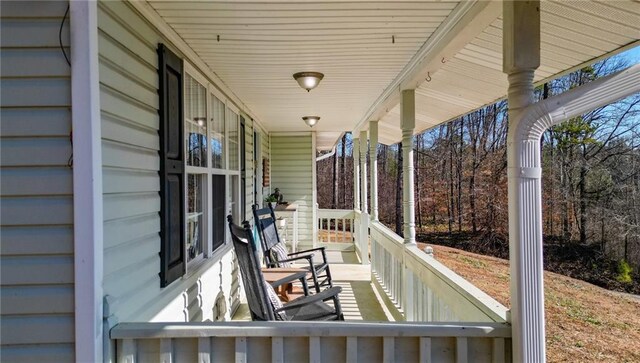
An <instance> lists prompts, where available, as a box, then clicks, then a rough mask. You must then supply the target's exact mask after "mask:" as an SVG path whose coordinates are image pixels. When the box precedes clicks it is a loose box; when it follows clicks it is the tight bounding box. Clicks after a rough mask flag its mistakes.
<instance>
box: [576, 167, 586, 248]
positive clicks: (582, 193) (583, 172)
mask: <svg viewBox="0 0 640 363" xmlns="http://www.w3.org/2000/svg"><path fill="white" fill-rule="evenodd" d="M586 178H587V164H586V161H585V160H584V157H583V158H582V160H581V165H580V181H579V182H578V187H579V188H580V210H579V214H580V244H582V245H585V244H587V190H586Z"/></svg>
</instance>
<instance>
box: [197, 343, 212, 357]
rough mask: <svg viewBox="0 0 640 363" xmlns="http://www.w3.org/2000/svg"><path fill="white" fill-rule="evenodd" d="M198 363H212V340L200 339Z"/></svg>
mask: <svg viewBox="0 0 640 363" xmlns="http://www.w3.org/2000/svg"><path fill="white" fill-rule="evenodd" d="M198 363H211V338H198Z"/></svg>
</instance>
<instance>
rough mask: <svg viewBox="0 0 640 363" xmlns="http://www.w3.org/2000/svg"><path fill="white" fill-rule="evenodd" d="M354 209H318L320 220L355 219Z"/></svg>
mask: <svg viewBox="0 0 640 363" xmlns="http://www.w3.org/2000/svg"><path fill="white" fill-rule="evenodd" d="M353 216H354V211H353V209H318V218H345V219H347V218H353Z"/></svg>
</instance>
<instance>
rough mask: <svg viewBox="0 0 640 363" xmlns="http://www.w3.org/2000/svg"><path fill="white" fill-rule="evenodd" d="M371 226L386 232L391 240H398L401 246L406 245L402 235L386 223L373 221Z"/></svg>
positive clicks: (383, 232) (386, 235)
mask: <svg viewBox="0 0 640 363" xmlns="http://www.w3.org/2000/svg"><path fill="white" fill-rule="evenodd" d="M371 228H375V229H377V230H378V232H380V233H382V234H384V235H385V237H388V238H389V240H391V241H393V242H396V243H397V244H399V245H400V246H402V245H404V239H402V237H400V236H398V235H397V234H396V233H395V232H394V231H392V230H391V229H389V227H387V226H385V225H384V224H382V223H380V222H378V221H373V222H371Z"/></svg>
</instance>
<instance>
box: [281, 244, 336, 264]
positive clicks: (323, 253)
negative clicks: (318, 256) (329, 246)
mask: <svg viewBox="0 0 640 363" xmlns="http://www.w3.org/2000/svg"><path fill="white" fill-rule="evenodd" d="M317 251H320V252H321V253H322V262H324V263H327V252H326V249H325V248H324V247H316V248H311V249H308V250H304V251H298V252H291V253H289V254H287V255H288V256H294V255H305V254H314V253H315V252H317Z"/></svg>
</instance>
